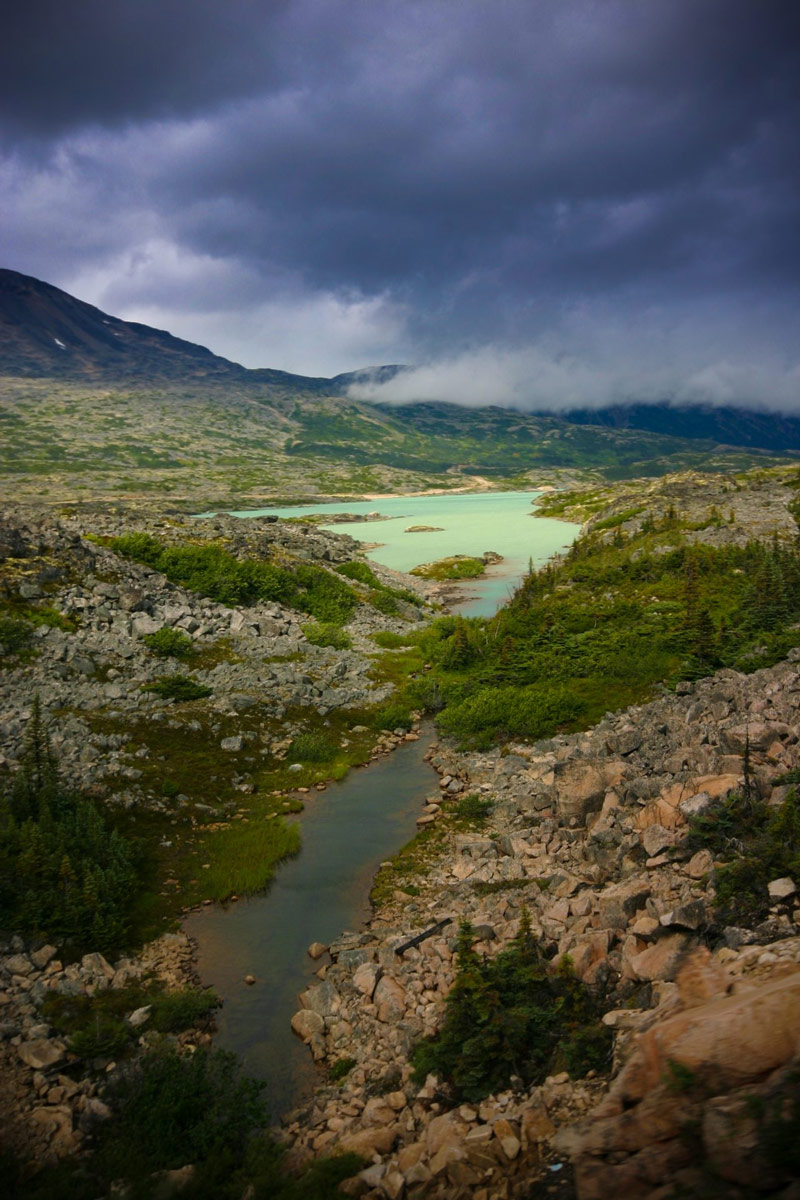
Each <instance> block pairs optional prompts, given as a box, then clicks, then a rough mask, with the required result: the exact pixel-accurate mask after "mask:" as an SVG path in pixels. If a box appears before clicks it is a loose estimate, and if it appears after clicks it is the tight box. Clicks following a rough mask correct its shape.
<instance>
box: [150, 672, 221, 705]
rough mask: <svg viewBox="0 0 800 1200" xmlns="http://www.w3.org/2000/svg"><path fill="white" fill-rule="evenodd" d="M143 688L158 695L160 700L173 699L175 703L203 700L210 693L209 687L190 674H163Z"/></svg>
mask: <svg viewBox="0 0 800 1200" xmlns="http://www.w3.org/2000/svg"><path fill="white" fill-rule="evenodd" d="M144 690H145V691H146V692H152V693H153V694H154V695H156V696H160V697H161V699H162V700H174V701H175V702H176V703H179V702H182V701H185V700H203V699H205V697H206V696H210V695H211V688H210V687H206V685H205V684H203V683H198V682H197V680H196V679H192V677H191V675H165V676H164V678H163V679H157V680H156V682H155V683H148V684H147V685H146V686H145V689H144Z"/></svg>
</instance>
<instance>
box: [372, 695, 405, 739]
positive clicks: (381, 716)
mask: <svg viewBox="0 0 800 1200" xmlns="http://www.w3.org/2000/svg"><path fill="white" fill-rule="evenodd" d="M369 723H370V725H371V726H372V728H373V729H392V730H394V729H404V730H406V732H407V731H408V730H409V729H410V728H411V726H412V725H413V724H414V717H413V715H412V713H411V710H410V708H409V707H408V705H407V704H404V703H403V702H402V701H401V700H389V701H387V703H386V704H382V705H381V706H380V708H376V709H375V711H374V712H373V713H371V714H370V718H369Z"/></svg>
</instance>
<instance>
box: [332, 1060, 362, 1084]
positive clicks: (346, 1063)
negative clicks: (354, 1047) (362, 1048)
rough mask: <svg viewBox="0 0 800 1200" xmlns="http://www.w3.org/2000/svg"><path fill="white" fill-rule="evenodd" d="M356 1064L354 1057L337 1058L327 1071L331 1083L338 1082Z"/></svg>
mask: <svg viewBox="0 0 800 1200" xmlns="http://www.w3.org/2000/svg"><path fill="white" fill-rule="evenodd" d="M355 1065H356V1060H355V1059H354V1058H338V1059H337V1060H336V1062H335V1063H334V1064H333V1066H332V1067H331V1069H330V1071H329V1076H330V1079H331V1080H332V1082H333V1083H340V1082H341V1081H342V1080H343V1079H344V1078H345V1076H346V1075H349V1074H350V1072H351V1071H352V1069H353V1067H354V1066H355Z"/></svg>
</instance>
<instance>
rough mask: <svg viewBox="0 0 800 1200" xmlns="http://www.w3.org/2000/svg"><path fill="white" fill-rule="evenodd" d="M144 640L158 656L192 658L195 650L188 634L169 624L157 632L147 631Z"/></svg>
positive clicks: (149, 648) (148, 647)
mask: <svg viewBox="0 0 800 1200" xmlns="http://www.w3.org/2000/svg"><path fill="white" fill-rule="evenodd" d="M142 641H143V642H144V644H145V646H147V649H148V650H151V651H152V652H153V654H155V655H156V657H157V658H191V657H192V655H193V654H194V650H195V646H194V642H193V641H192V639H191V638H190V637H189V635H188V634H186V633H183V632H182V631H181V630H180V629H172V628H170V626H169V625H165V626H164V627H163V628H162V629H157V630H156V632H155V633H146V634H145V635H144V637H143V638H142Z"/></svg>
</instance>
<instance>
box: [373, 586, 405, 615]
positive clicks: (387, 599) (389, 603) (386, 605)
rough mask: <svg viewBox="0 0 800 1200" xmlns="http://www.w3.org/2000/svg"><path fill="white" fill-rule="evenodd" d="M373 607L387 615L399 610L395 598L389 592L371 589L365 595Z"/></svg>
mask: <svg viewBox="0 0 800 1200" xmlns="http://www.w3.org/2000/svg"><path fill="white" fill-rule="evenodd" d="M367 599H368V600H369V602H370V604H371V605H372V607H373V608H377V610H378V612H381V613H383V614H384V616H387V617H393V616H395V615H396V613H398V612H399V611H400V609H399V607H398V604H397V600H396V598H395V597H394V596H393V595H392V593H391V592H383V591H372V592H370V593H369V595H368V596H367Z"/></svg>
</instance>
